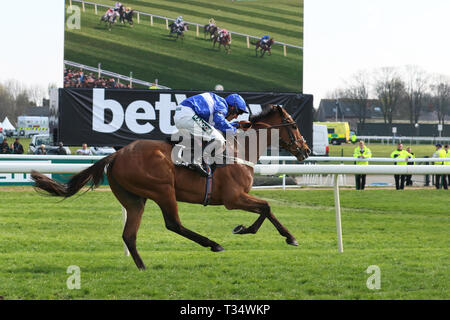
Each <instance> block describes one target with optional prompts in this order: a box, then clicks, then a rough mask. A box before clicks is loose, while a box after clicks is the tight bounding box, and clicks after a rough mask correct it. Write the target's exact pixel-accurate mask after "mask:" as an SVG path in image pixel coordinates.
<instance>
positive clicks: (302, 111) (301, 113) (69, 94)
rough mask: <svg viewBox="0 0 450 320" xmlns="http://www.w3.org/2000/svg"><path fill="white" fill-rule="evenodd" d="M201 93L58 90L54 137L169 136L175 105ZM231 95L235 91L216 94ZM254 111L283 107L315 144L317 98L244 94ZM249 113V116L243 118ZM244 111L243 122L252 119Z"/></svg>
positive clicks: (116, 140)
mask: <svg viewBox="0 0 450 320" xmlns="http://www.w3.org/2000/svg"><path fill="white" fill-rule="evenodd" d="M199 93H202V92H195V91H173V90H170V91H169V90H130V89H124V90H120V89H75V88H73V89H59V103H58V105H59V108H58V109H59V110H57V113H58V123H57V132H55V131H53V132H54V134H55V135H56V137H55V138H56V140H55V141H62V142H63V143H64V144H65V145H72V146H79V145H81V144H82V143H87V144H88V145H89V146H114V147H116V146H117V147H119V146H125V145H127V144H129V143H131V142H133V141H135V140H138V139H154V140H165V139H166V138H167V137H169V136H170V135H171V134H172V133H174V132H176V131H177V129H176V127H175V125H174V122H173V116H174V114H175V108H176V107H177V105H179V104H180V103H181V102H182V101H183V100H184V99H186V98H187V97H190V96H193V95H196V94H199ZM215 93H216V94H218V95H220V96H223V97H226V96H227V95H228V94H230V93H232V92H215ZM239 94H240V95H241V96H242V97H243V98H244V99H245V101H246V102H247V105H248V107H249V109H250V113H251V114H257V113H258V112H260V111H261V107H262V106H263V105H266V104H276V105H282V106H283V107H284V108H285V109H286V110H287V111H288V112H289V114H291V116H292V117H293V118H294V119H295V120H296V121H297V123H298V125H299V129H300V132H301V133H302V135H303V136H304V137H305V139H306V140H307V142H308V145H310V146H311V147H312V122H313V97H312V96H311V95H302V94H293V93H255V92H239ZM244 116H245V117H244ZM247 119H248V115H243V116H241V117H240V118H238V120H247Z"/></svg>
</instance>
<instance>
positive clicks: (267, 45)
mask: <svg viewBox="0 0 450 320" xmlns="http://www.w3.org/2000/svg"><path fill="white" fill-rule="evenodd" d="M274 42H275V41H274V40H273V38H270V39H269V40H267V42H262V41H261V40H258V41H257V42H256V43H254V44H255V45H256V48H255V54H256V56H258V49H259V50H260V54H261V58H262V57H263V56H264V54H265V53H266V51H267V52H268V55H269V56H270V55H271V54H272V53H271V51H270V49H271V47H272V45H273V43H274Z"/></svg>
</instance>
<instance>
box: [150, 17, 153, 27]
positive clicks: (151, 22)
mask: <svg viewBox="0 0 450 320" xmlns="http://www.w3.org/2000/svg"><path fill="white" fill-rule="evenodd" d="M150 25H151V26H153V16H150Z"/></svg>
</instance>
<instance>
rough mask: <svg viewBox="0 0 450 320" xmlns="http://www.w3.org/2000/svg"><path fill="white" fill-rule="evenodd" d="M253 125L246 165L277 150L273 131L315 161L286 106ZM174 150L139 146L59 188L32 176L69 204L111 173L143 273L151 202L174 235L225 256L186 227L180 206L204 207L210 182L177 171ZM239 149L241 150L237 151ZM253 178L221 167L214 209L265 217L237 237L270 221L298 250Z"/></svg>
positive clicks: (127, 238)
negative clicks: (143, 235) (140, 239)
mask: <svg viewBox="0 0 450 320" xmlns="http://www.w3.org/2000/svg"><path fill="white" fill-rule="evenodd" d="M249 120H250V121H249V124H250V126H251V128H252V129H254V130H255V132H256V138H257V140H258V141H257V143H256V146H257V150H256V153H257V154H256V155H255V154H253V155H250V154H249V152H248V151H249V150H248V149H249V146H248V145H246V146H245V149H246V150H245V151H246V152H245V159H246V160H249V159H250V156H252V157H254V156H256V157H257V158H259V157H260V156H261V155H262V154H264V153H265V152H266V150H263V149H264V148H263V147H262V146H263V144H260V141H261V139H266V141H265V142H266V143H267V146H269V145H271V143H272V141H270V140H271V137H272V134H269V131H270V132H271V131H272V130H277V131H278V137H279V141H276V142H279V145H280V146H281V147H282V148H284V149H285V150H287V151H288V152H290V153H291V154H292V155H294V156H295V157H296V158H297V159H298V160H299V161H302V160H304V159H306V158H307V157H308V156H309V154H310V150H309V147H308V145H307V144H306V141H305V139H304V138H303V137H302V135H301V134H300V132H299V130H298V128H297V124H296V123H295V121H294V120H293V119H292V117H291V116H290V115H289V114H288V113H287V112H286V111H285V110H284V109H283V108H282V107H281V106H273V105H269V106H268V107H267V108H264V109H263V111H262V113H260V114H259V115H256V116H252V117H251V118H250V119H249ZM261 129H266V130H267V131H266V133H267V134H262V132H263V131H264V130H261ZM267 146H266V149H267ZM172 148H173V147H172V145H171V144H169V143H168V142H166V141H156V140H137V141H134V142H132V143H131V144H129V145H127V146H126V147H124V148H122V149H120V150H118V151H117V152H115V153H113V154H111V155H109V156H107V157H105V158H102V159H101V160H99V161H97V162H96V163H95V164H93V165H92V166H91V167H89V168H87V169H85V170H84V171H82V172H80V173H78V174H76V175H75V176H73V177H72V178H71V179H70V180H69V182H67V183H64V184H63V183H59V182H57V181H54V180H52V179H50V178H48V177H47V176H45V175H43V174H41V173H39V172H36V171H33V172H32V174H31V176H32V179H33V180H34V182H35V188H36V189H42V190H44V191H46V192H48V193H49V194H50V195H53V196H59V197H64V198H68V197H70V196H73V195H75V194H76V193H77V192H78V191H80V190H81V188H82V187H83V186H85V185H86V184H88V183H89V182H90V183H91V189H94V188H95V187H97V186H98V185H99V184H100V183H101V182H102V179H103V177H104V172H105V171H106V176H107V179H108V182H109V186H110V188H111V191H112V192H113V194H114V195H115V197H116V198H117V199H118V200H119V202H120V203H121V204H122V206H123V207H124V208H125V209H126V211H127V220H126V223H125V227H124V230H123V234H122V238H123V240H124V242H125V244H126V246H127V247H128V250H129V252H130V254H131V256H132V257H133V260H134V262H135V264H136V266H137V267H138V269H140V270H143V269H145V264H144V262H143V261H142V259H141V257H140V255H139V253H138V251H137V249H136V238H137V232H138V229H139V226H140V223H141V218H142V214H143V212H144V206H145V203H146V201H147V199H151V200H153V201H154V202H156V204H157V205H158V206H159V208H160V209H161V211H162V215H163V217H164V222H165V226H166V228H167V229H168V230H170V231H173V232H175V233H177V234H179V235H181V236H183V237H186V238H188V239H190V240H192V241H194V242H196V243H198V244H200V245H201V246H203V247H209V248H211V251H213V252H221V251H224V248H223V247H222V246H221V245H219V244H218V243H216V242H214V241H212V240H210V239H208V238H206V237H204V236H202V235H200V234H197V233H195V232H193V231H191V230H189V229H187V228H186V227H184V226H183V225H182V224H181V221H180V218H179V216H178V204H177V201H181V202H188V203H194V204H202V203H203V201H204V195H205V192H204V190H205V186H206V183H207V182H206V178H205V177H201V176H200V175H198V174H197V173H196V172H194V171H191V170H188V169H186V168H183V167H178V166H175V165H174V163H173V161H172V159H171V152H172ZM237 149H238V147H236V149H235V150H237ZM253 175H254V168H253V167H252V166H250V165H248V164H243V163H242V162H236V163H232V164H227V165H225V166H220V167H219V166H218V167H217V168H216V169H215V172H214V175H213V177H214V184H213V187H212V193H211V199H210V205H216V206H218V205H223V206H225V208H227V209H228V210H235V209H239V210H245V211H249V212H253V213H256V214H258V215H259V217H258V218H257V219H256V221H255V222H254V223H253V224H252V225H251V226H249V227H245V226H243V225H239V226H237V227H235V228H234V229H233V233H234V234H255V233H256V232H257V231H258V229H259V228H260V227H261V224H262V223H263V222H264V220H265V219H266V218H267V219H268V220H269V221H270V222H271V223H272V224H273V225H274V226H275V228H276V229H277V230H278V232H279V233H280V235H282V236H283V237H285V238H286V243H287V244H289V245H293V246H297V245H298V242H297V240H296V239H295V237H294V236H293V235H292V234H291V233H290V232H289V231H288V229H286V228H285V227H284V226H283V225H282V224H281V223H280V222H279V221H278V220H277V218H276V217H275V215H274V214H273V213H272V210H271V208H270V205H269V203H268V202H267V201H265V200H261V199H259V198H257V197H255V196H252V195H250V194H249V192H250V189H251V187H252V185H253Z"/></svg>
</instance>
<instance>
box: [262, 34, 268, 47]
mask: <svg viewBox="0 0 450 320" xmlns="http://www.w3.org/2000/svg"><path fill="white" fill-rule="evenodd" d="M269 39H270V37H269V36H268V35H265V36H264V37H262V38H261V40H260V42H261V45H263V44H264V45H267V42H269Z"/></svg>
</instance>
